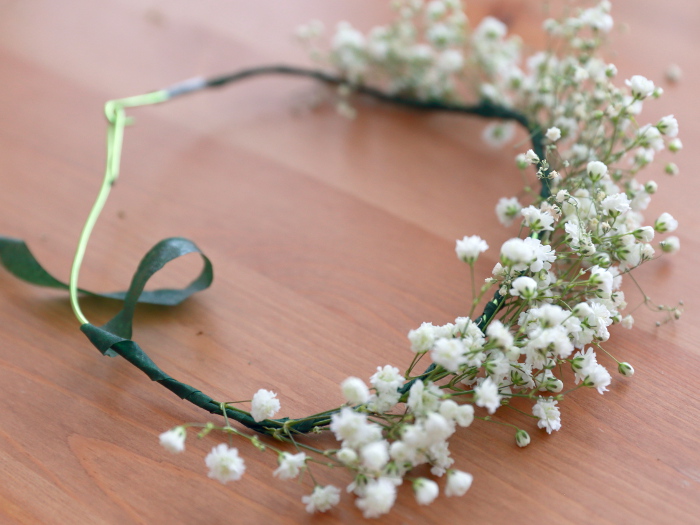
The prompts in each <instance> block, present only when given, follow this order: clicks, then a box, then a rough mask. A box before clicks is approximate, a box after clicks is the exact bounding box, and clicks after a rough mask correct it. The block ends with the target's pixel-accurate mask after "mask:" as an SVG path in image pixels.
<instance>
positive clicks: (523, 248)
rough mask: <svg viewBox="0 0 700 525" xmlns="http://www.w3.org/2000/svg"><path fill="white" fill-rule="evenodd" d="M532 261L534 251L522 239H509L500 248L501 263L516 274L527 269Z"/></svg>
mask: <svg viewBox="0 0 700 525" xmlns="http://www.w3.org/2000/svg"><path fill="white" fill-rule="evenodd" d="M534 259H535V253H534V250H533V249H532V247H531V246H528V244H527V243H526V242H525V241H523V240H522V239H518V238H514V239H510V240H508V241H506V242H504V243H503V246H501V262H502V263H503V265H504V266H512V267H513V270H515V271H516V272H520V271H522V270H524V269H525V268H527V267H528V266H529V265H530V263H532V261H533V260H534Z"/></svg>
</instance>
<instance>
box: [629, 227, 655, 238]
mask: <svg viewBox="0 0 700 525" xmlns="http://www.w3.org/2000/svg"><path fill="white" fill-rule="evenodd" d="M633 234H634V238H635V239H637V240H638V241H642V242H651V241H652V240H653V239H654V228H652V227H651V226H642V227H641V228H638V229H636V230H635V231H634V232H633Z"/></svg>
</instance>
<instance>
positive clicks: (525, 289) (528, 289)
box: [510, 275, 537, 301]
mask: <svg viewBox="0 0 700 525" xmlns="http://www.w3.org/2000/svg"><path fill="white" fill-rule="evenodd" d="M510 295H512V296H514V297H522V298H523V299H525V300H526V301H531V300H533V299H535V298H536V297H537V281H535V280H534V279H533V278H532V277H527V276H524V275H523V276H520V277H518V278H517V279H515V280H514V281H513V287H512V288H511V289H510Z"/></svg>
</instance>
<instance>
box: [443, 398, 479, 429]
mask: <svg viewBox="0 0 700 525" xmlns="http://www.w3.org/2000/svg"><path fill="white" fill-rule="evenodd" d="M440 414H441V415H442V416H443V417H445V418H447V419H450V420H452V421H454V422H455V423H457V424H458V425H459V426H460V427H468V426H469V425H471V424H472V422H473V421H474V407H473V406H472V405H459V404H457V403H456V402H454V401H453V400H451V399H446V400H445V401H443V402H442V403H441V404H440Z"/></svg>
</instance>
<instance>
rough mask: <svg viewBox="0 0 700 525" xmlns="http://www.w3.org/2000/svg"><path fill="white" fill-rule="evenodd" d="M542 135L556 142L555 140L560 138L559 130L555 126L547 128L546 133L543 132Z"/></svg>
mask: <svg viewBox="0 0 700 525" xmlns="http://www.w3.org/2000/svg"><path fill="white" fill-rule="evenodd" d="M544 135H545V137H547V138H548V139H549V140H551V141H552V142H556V141H557V140H559V139H560V138H561V130H560V129H559V128H557V127H556V126H555V127H552V128H549V129H548V130H547V133H545V134H544Z"/></svg>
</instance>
